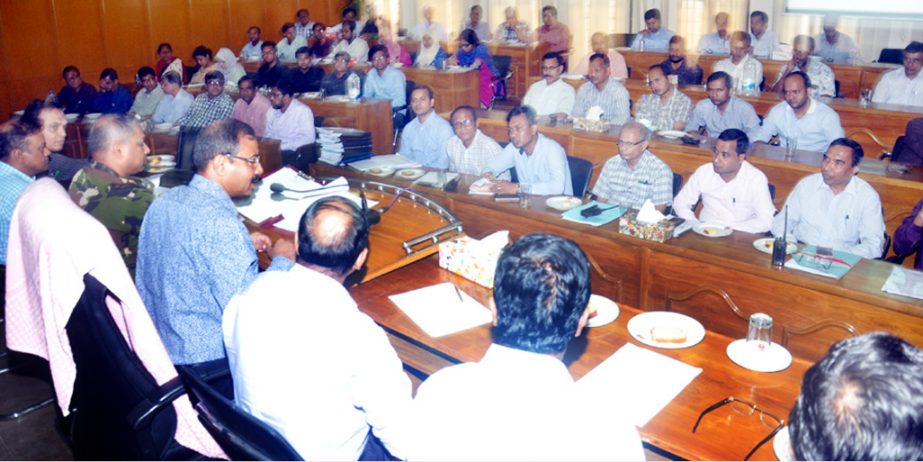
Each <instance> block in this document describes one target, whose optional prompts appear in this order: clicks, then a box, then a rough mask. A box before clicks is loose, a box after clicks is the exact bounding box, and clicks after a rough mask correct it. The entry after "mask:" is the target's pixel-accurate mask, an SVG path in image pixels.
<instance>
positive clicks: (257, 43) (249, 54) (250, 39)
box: [240, 26, 263, 60]
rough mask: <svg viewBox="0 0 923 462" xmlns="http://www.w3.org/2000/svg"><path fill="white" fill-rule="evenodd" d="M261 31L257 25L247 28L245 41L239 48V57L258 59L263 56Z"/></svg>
mask: <svg viewBox="0 0 923 462" xmlns="http://www.w3.org/2000/svg"><path fill="white" fill-rule="evenodd" d="M261 33H262V31H261V30H260V28H259V27H257V26H250V28H249V29H247V43H246V44H245V45H244V47H243V48H241V49H240V59H243V60H258V59H260V58H262V57H263V41H262V40H261V39H260V34H261Z"/></svg>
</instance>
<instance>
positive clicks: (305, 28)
mask: <svg viewBox="0 0 923 462" xmlns="http://www.w3.org/2000/svg"><path fill="white" fill-rule="evenodd" d="M313 33H314V21H311V13H310V12H308V9H307V8H302V9H300V10H298V11H297V12H296V13H295V35H297V36H299V37H301V38H303V39H305V40H307V39H308V38H310V37H311V34H313Z"/></svg>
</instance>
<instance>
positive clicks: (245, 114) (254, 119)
mask: <svg viewBox="0 0 923 462" xmlns="http://www.w3.org/2000/svg"><path fill="white" fill-rule="evenodd" d="M271 109H272V103H270V102H269V98H267V97H265V96H263V94H262V93H260V92H256V95H255V96H254V97H253V101H251V102H250V104H247V102H246V101H244V99H243V98H238V99H237V101H236V102H234V110H233V111H231V118H233V119H237V120H239V121H241V122H243V123H245V124H247V125H249V126H250V127H251V128H253V131H254V132H256V136H258V137H261V138H262V137H263V136H265V135H266V113H267V112H269V111H270V110H271Z"/></svg>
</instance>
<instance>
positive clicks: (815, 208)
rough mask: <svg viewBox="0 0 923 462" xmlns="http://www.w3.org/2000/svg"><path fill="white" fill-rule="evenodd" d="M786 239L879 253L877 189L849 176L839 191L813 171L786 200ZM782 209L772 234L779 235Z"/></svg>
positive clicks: (782, 224)
mask: <svg viewBox="0 0 923 462" xmlns="http://www.w3.org/2000/svg"><path fill="white" fill-rule="evenodd" d="M785 207H787V208H788V236H787V238H788V240H789V241H795V240H797V241H798V242H803V243H805V244H813V245H818V246H823V247H832V248H834V249H836V250H842V251H844V252H849V253H852V254H856V255H859V256H861V257H864V258H879V257H881V250H882V246H883V245H884V244H883V243H884V232H885V223H884V220H883V218H882V215H881V200H880V199H879V198H878V193H877V192H875V189H874V188H872V187H871V186H870V185H869V184H868V183H867V182H866V181H865V180H863V179H862V178H859V177H858V176H854V177H852V179H850V180H849V184H848V185H846V189H844V190H843V191H842V192H840V193H839V194H834V193H833V190H832V189H830V186H827V184H826V183H824V178H823V175H822V174H820V173H815V174H813V175H809V176H807V177H805V178H803V179H802V180H801V181H799V182H798V184H797V185H795V189H793V190H792V192H791V194H789V195H788V199H787V200H786V201H785ZM784 227H785V209H784V208H783V209H782V210H780V211H779V213H778V214H776V217H775V219H774V220H773V222H772V234H773V235H774V236H781V235H782V231H783V229H784Z"/></svg>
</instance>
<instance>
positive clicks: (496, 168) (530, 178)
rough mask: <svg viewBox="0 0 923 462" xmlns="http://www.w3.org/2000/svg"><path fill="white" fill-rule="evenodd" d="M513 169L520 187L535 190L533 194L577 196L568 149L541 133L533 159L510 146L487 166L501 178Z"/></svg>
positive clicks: (487, 168)
mask: <svg viewBox="0 0 923 462" xmlns="http://www.w3.org/2000/svg"><path fill="white" fill-rule="evenodd" d="M513 167H515V168H516V176H517V177H518V178H519V184H522V185H530V186H532V194H538V195H546V196H551V195H555V194H566V195H568V196H570V195H573V194H574V185H573V183H571V179H570V167H568V166H567V154H565V153H564V148H562V147H561V145H560V144H558V143H557V142H555V141H554V140H552V139H549V138H546V137H545V136H544V135H542V134H541V133H539V134H538V141H537V142H536V143H535V149H534V150H533V151H532V155H527V154H526V153H524V152H522V153H521V152H520V151H519V148H517V147H516V146H513V143H510V144H508V145H506V147H505V148H503V152H501V153H500V155H499V156H497V157H496V158H494V159H493V160H492V161H491V162H490V163H489V164H487V167H486V170H487V171H488V172H490V173H491V174H493V175H494V176H497V175H499V174H501V173H503V172H505V171H507V170H509V169H510V168H513Z"/></svg>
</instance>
